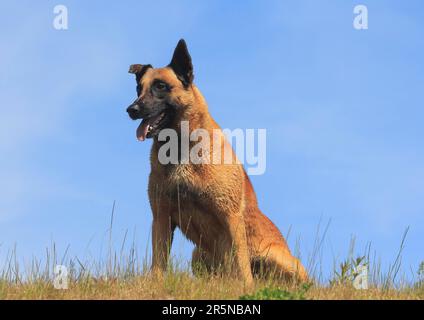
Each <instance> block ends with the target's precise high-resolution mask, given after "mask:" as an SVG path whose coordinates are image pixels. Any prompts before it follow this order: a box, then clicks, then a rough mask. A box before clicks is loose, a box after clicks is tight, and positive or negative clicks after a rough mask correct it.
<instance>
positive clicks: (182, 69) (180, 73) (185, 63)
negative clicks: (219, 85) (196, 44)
mask: <svg viewBox="0 0 424 320" xmlns="http://www.w3.org/2000/svg"><path fill="white" fill-rule="evenodd" d="M169 67H170V68H171V69H172V70H174V72H175V74H176V75H177V77H178V79H180V81H181V82H182V83H183V85H184V86H185V87H187V86H189V85H190V84H191V83H192V82H193V79H194V75H193V65H192V63H191V57H190V54H189V53H188V49H187V45H186V43H185V41H184V39H181V40H180V41H178V44H177V47H176V48H175V50H174V55H173V56H172V61H171V63H170V64H169Z"/></svg>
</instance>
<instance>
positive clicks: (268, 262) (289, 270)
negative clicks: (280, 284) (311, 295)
mask: <svg viewBox="0 0 424 320" xmlns="http://www.w3.org/2000/svg"><path fill="white" fill-rule="evenodd" d="M252 268H253V272H254V273H255V274H256V275H259V276H261V275H265V276H271V277H276V278H283V279H286V280H297V281H300V282H307V281H308V274H307V272H306V270H305V268H304V267H303V265H302V263H301V262H300V261H299V259H297V258H296V257H294V256H293V255H292V254H291V253H290V251H288V250H287V248H286V247H285V246H281V245H279V244H278V243H277V244H271V245H269V246H268V247H267V249H266V250H263V251H262V253H261V254H260V255H259V256H257V257H253V259H252Z"/></svg>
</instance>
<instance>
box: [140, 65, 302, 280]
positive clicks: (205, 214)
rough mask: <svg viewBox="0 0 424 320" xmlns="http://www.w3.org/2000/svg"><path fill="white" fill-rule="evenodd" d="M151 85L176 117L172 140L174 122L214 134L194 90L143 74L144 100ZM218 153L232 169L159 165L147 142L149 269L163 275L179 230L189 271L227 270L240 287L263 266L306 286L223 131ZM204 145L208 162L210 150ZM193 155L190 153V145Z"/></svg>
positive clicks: (167, 72)
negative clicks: (166, 97)
mask: <svg viewBox="0 0 424 320" xmlns="http://www.w3.org/2000/svg"><path fill="white" fill-rule="evenodd" d="M154 79H161V80H163V81H166V82H167V83H169V84H171V85H172V90H171V97H172V99H173V100H174V101H175V102H178V104H179V105H181V106H184V107H181V108H180V109H179V111H178V112H177V115H176V117H175V119H174V121H173V123H172V125H171V127H172V128H174V129H176V130H177V132H179V128H180V122H181V121H183V120H186V121H189V124H190V131H193V130H195V129H197V128H203V129H206V130H208V131H209V133H210V136H211V137H212V131H213V130H214V129H219V130H220V127H219V126H218V125H217V123H216V122H215V121H214V120H213V118H212V117H211V115H210V113H209V111H208V107H207V104H206V102H205V99H204V98H203V96H202V94H201V93H200V91H199V90H198V89H197V87H196V86H195V85H194V84H190V86H189V87H188V88H184V86H183V85H182V83H181V81H179V80H178V78H177V77H176V75H175V74H174V72H173V71H172V70H171V69H170V68H160V69H153V68H152V69H149V70H147V72H146V73H145V74H144V76H143V78H142V79H141V82H142V85H143V92H142V93H141V95H142V96H143V97H144V98H145V99H148V94H149V86H150V84H151V83H152V82H153V80H154ZM219 138H220V139H222V141H223V142H224V144H223V146H222V149H221V153H222V154H223V152H224V149H225V148H228V150H230V152H231V157H232V158H233V159H234V164H197V165H196V164H179V165H162V164H160V163H159V161H158V150H159V147H160V144H159V142H158V141H157V139H154V142H153V146H152V150H151V173H150V177H149V187H148V192H149V199H150V204H151V208H152V211H153V228H152V241H153V269H154V270H156V271H157V270H163V269H165V268H166V265H167V261H168V256H169V250H170V247H171V244H172V237H173V232H174V230H175V228H176V227H179V228H180V230H181V231H182V233H183V234H184V235H185V236H186V237H187V238H188V239H190V240H191V241H192V242H193V243H194V244H195V245H196V248H195V250H194V252H193V265H196V264H198V263H201V264H203V265H204V266H205V267H206V269H208V270H214V269H218V268H220V267H223V266H225V267H226V268H228V267H229V268H230V269H232V271H234V272H235V273H236V274H238V275H239V276H240V277H242V279H244V280H245V282H246V284H247V285H250V284H251V283H252V281H253V277H252V268H253V270H254V269H255V268H254V266H255V265H256V264H257V263H263V265H265V267H266V268H268V271H269V269H270V268H274V269H275V271H276V272H277V274H278V275H281V276H284V277H289V278H297V279H299V280H301V281H305V280H307V273H306V271H305V269H304V268H303V266H302V264H301V263H300V262H299V260H298V259H296V258H295V257H294V256H293V255H292V254H291V253H290V250H289V248H288V246H287V244H286V241H285V240H284V238H283V236H282V235H281V233H280V232H279V230H278V229H277V227H276V226H275V225H274V224H273V223H272V222H271V221H270V220H269V219H268V218H267V217H266V216H265V215H264V214H263V213H262V212H261V211H260V210H259V208H258V205H257V201H256V195H255V192H254V190H253V187H252V185H251V182H250V180H249V178H248V176H247V174H246V172H245V171H244V168H243V167H242V165H241V164H240V163H239V162H238V161H237V159H236V156H235V154H234V152H233V151H232V149H231V146H230V145H229V143H228V142H227V141H226V140H225V137H224V135H223V134H222V131H219ZM212 140H213V139H211V150H212V155H213V154H214V153H216V152H218V151H219V150H214V149H213V145H212ZM191 147H192V145H191Z"/></svg>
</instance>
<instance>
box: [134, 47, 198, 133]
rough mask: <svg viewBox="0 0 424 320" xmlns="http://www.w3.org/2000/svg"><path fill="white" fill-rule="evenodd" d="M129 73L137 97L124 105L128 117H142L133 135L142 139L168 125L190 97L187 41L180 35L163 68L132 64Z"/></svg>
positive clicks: (191, 77)
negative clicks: (133, 79) (169, 58)
mask: <svg viewBox="0 0 424 320" xmlns="http://www.w3.org/2000/svg"><path fill="white" fill-rule="evenodd" d="M129 73H133V74H135V76H136V81H137V99H136V100H135V101H134V102H133V103H132V104H131V105H130V106H129V107H128V108H127V112H128V114H129V116H130V118H131V119H133V120H137V119H142V122H141V124H140V125H139V127H138V128H137V139H138V140H140V141H144V140H145V139H146V138H152V137H155V136H157V135H158V134H159V132H160V130H162V129H164V128H170V127H173V126H174V125H175V122H176V121H177V120H178V119H177V116H178V115H180V114H182V113H183V112H184V110H185V109H186V108H188V106H189V105H191V104H192V101H193V88H192V83H193V65H192V63H191V57H190V54H189V53H188V49H187V45H186V43H185V41H184V40H183V39H181V40H180V41H179V42H178V44H177V47H176V48H175V51H174V55H173V57H172V60H171V63H170V64H169V65H168V66H166V67H164V68H157V69H156V68H153V67H152V66H151V65H141V64H133V65H131V66H130V69H129Z"/></svg>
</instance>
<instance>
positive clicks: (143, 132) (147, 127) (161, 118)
mask: <svg viewBox="0 0 424 320" xmlns="http://www.w3.org/2000/svg"><path fill="white" fill-rule="evenodd" d="M168 120H169V116H168V115H167V113H165V112H161V113H160V114H158V115H156V116H152V117H150V118H145V119H143V121H141V123H140V125H139V126H138V128H137V139H138V140H139V141H144V140H146V139H149V138H152V137H153V136H155V135H157V134H158V133H159V131H160V130H161V129H162V128H163V127H164V126H165V125H166V123H167V122H168Z"/></svg>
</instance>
